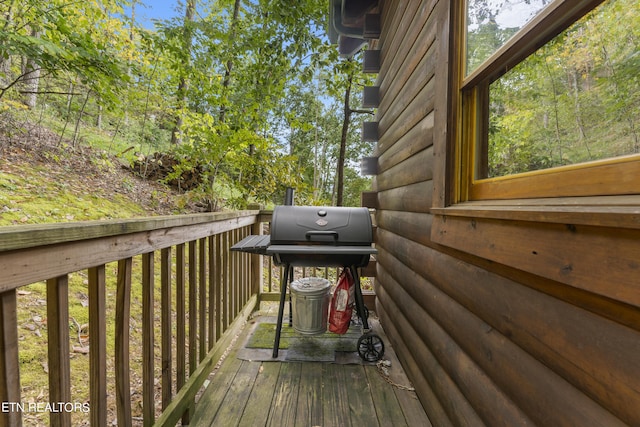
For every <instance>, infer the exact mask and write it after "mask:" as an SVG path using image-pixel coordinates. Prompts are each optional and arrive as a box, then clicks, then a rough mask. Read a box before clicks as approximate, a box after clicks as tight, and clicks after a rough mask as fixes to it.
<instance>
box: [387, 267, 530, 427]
mask: <svg viewBox="0 0 640 427" xmlns="http://www.w3.org/2000/svg"><path fill="white" fill-rule="evenodd" d="M380 275H381V277H382V278H383V279H382V283H384V285H383V286H380V287H379V288H380V289H379V290H378V292H379V298H380V303H381V305H382V306H385V307H388V310H387V312H388V313H393V314H392V315H390V320H391V323H392V324H393V325H394V327H395V328H397V330H398V331H401V332H399V333H400V335H401V336H403V339H404V340H405V342H406V343H407V345H408V346H410V347H412V348H420V347H421V346H425V347H426V348H428V349H429V350H427V351H429V352H430V353H432V355H433V356H432V357H435V359H436V360H437V362H438V365H439V366H440V369H442V370H443V371H444V372H446V374H447V375H448V376H449V377H451V379H452V380H453V381H454V383H455V387H456V389H458V390H459V391H458V390H456V391H457V392H458V393H459V394H460V396H458V397H457V396H456V395H455V394H454V393H451V391H448V390H442V393H441V395H440V396H439V400H440V401H441V402H442V405H443V406H444V407H445V408H446V409H448V412H449V417H450V418H451V419H454V420H455V421H456V422H455V424H456V425H479V424H486V425H489V426H504V427H512V426H527V425H534V423H533V422H532V420H531V419H530V418H529V417H527V416H526V415H525V414H524V413H523V412H522V410H520V409H519V408H518V407H517V406H516V405H514V403H513V402H512V401H511V400H510V399H509V397H508V396H507V395H505V393H503V392H502V390H500V389H499V388H498V387H497V386H496V384H495V383H494V382H492V381H491V379H489V378H488V377H487V375H486V374H485V373H484V372H483V371H482V370H481V369H480V368H479V367H478V365H476V364H475V363H474V361H473V360H472V359H471V358H470V357H469V356H468V355H467V354H466V353H465V352H464V351H463V350H462V348H460V346H459V345H458V344H457V343H456V342H455V341H454V339H453V338H452V337H450V336H449V335H448V334H447V333H446V332H445V331H444V330H443V329H442V328H441V327H440V326H439V325H438V323H437V322H436V320H435V319H433V318H432V317H431V316H429V314H428V313H427V312H425V311H424V310H423V308H422V307H421V306H420V305H419V304H418V303H417V302H416V301H414V300H413V299H412V298H411V296H410V295H409V294H408V293H406V292H405V291H404V290H403V289H402V285H400V284H399V283H397V282H396V281H395V280H393V279H392V278H391V276H390V275H389V273H388V272H387V271H386V270H385V269H384V268H381V271H380ZM386 289H388V291H387V290H386ZM399 307H402V308H403V309H402V310H400V309H399ZM451 315H455V312H452V313H451ZM405 331H411V333H410V334H407V333H406V332H405ZM416 343H420V344H421V345H416ZM458 399H464V402H463V403H459V402H456V403H452V402H451V401H452V400H453V401H456V400H458ZM469 405H471V406H472V407H473V408H475V411H477V414H476V412H475V411H473V412H470V410H469V409H467V412H469V415H467V418H471V417H473V418H475V419H473V418H471V419H460V418H458V419H456V417H459V416H460V412H462V411H461V408H464V407H465V406H469ZM478 417H480V418H481V419H482V421H480V420H479V418H478Z"/></svg>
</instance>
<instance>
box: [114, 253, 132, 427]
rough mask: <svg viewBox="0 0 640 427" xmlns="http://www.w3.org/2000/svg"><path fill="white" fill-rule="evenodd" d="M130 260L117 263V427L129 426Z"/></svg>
mask: <svg viewBox="0 0 640 427" xmlns="http://www.w3.org/2000/svg"><path fill="white" fill-rule="evenodd" d="M132 262H133V261H132V259H131V258H125V259H121V260H120V261H118V280H117V283H116V342H115V349H116V355H115V360H116V411H117V415H118V425H119V426H125V427H126V426H131V386H130V384H131V375H130V369H129V359H130V357H129V354H130V353H129V324H130V318H131V316H130V313H131V273H132Z"/></svg>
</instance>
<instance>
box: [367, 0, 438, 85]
mask: <svg viewBox="0 0 640 427" xmlns="http://www.w3.org/2000/svg"><path fill="white" fill-rule="evenodd" d="M409 3H410V4H409V5H408V6H407V9H406V11H405V13H404V14H401V15H400V14H399V15H400V16H401V18H402V20H401V21H400V23H399V25H398V28H397V31H396V33H395V35H396V38H394V39H393V42H392V43H393V46H394V47H393V49H394V51H393V57H392V58H387V57H384V58H383V62H382V65H381V67H380V74H381V75H383V76H385V77H384V78H383V79H382V80H381V88H382V89H383V91H384V93H393V91H394V85H395V82H398V83H400V84H404V82H405V81H406V80H407V78H408V76H409V75H410V74H412V73H413V72H414V70H415V69H416V67H417V63H418V62H419V60H420V58H422V57H423V56H424V51H425V50H426V49H427V48H428V47H429V46H430V45H431V43H428V44H427V38H428V37H426V36H425V35H424V33H425V32H428V31H429V30H430V28H429V27H428V26H427V21H428V20H429V19H430V17H431V11H432V9H433V7H434V5H435V3H436V2H435V1H434V0H430V1H428V2H425V1H421V2H409ZM431 38H433V36H431ZM387 76H388V77H387Z"/></svg>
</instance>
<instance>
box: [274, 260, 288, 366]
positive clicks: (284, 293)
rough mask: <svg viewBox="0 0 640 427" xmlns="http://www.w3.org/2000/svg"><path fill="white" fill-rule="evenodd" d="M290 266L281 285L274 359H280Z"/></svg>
mask: <svg viewBox="0 0 640 427" xmlns="http://www.w3.org/2000/svg"><path fill="white" fill-rule="evenodd" d="M289 270H290V266H289V264H286V265H285V266H284V273H283V274H282V281H281V283H280V307H279V308H278V324H277V325H276V338H275V341H274V342H273V358H274V359H275V358H277V357H278V349H279V347H280V333H281V332H282V316H283V315H284V302H285V299H286V298H287V284H288V283H289Z"/></svg>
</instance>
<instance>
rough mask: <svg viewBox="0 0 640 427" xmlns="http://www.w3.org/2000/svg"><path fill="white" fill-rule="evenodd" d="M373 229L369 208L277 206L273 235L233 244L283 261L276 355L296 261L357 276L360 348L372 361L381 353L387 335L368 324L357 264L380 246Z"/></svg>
mask: <svg viewBox="0 0 640 427" xmlns="http://www.w3.org/2000/svg"><path fill="white" fill-rule="evenodd" d="M372 243H373V230H372V224H371V216H370V214H369V210H368V209H367V208H346V207H326V206H288V205H285V206H276V208H275V209H274V211H273V217H272V220H271V235H270V236H268V235H260V236H249V237H246V238H245V239H243V240H241V241H240V242H238V243H236V244H235V245H233V246H232V247H231V250H233V251H241V252H248V253H254V254H260V255H270V256H272V257H273V260H274V262H275V263H276V264H277V265H281V266H284V274H283V277H282V282H281V286H280V289H281V293H280V307H279V310H278V324H277V328H276V337H275V341H274V345H273V357H274V358H276V357H278V348H279V345H280V333H281V329H282V317H283V311H284V304H285V300H286V292H287V286H288V284H289V283H291V282H292V281H293V267H294V266H302V267H344V268H348V269H349V270H350V271H351V274H352V276H353V278H354V280H355V292H354V296H355V303H356V312H357V314H358V317H360V319H361V320H362V326H363V330H364V331H363V332H364V334H363V335H362V336H361V337H360V339H359V341H358V353H359V354H360V357H361V358H363V359H364V360H367V361H376V360H379V359H380V358H381V357H382V354H383V352H384V345H383V343H382V340H381V339H380V338H379V337H378V336H377V335H375V334H372V333H371V332H370V330H369V324H368V321H367V317H368V310H367V309H366V307H365V306H364V299H363V297H362V291H361V289H360V277H359V275H358V268H359V267H365V266H366V265H367V264H368V263H369V258H370V257H371V255H372V254H376V253H377V250H376V249H375V248H373V247H372V246H371V244H372Z"/></svg>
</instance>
